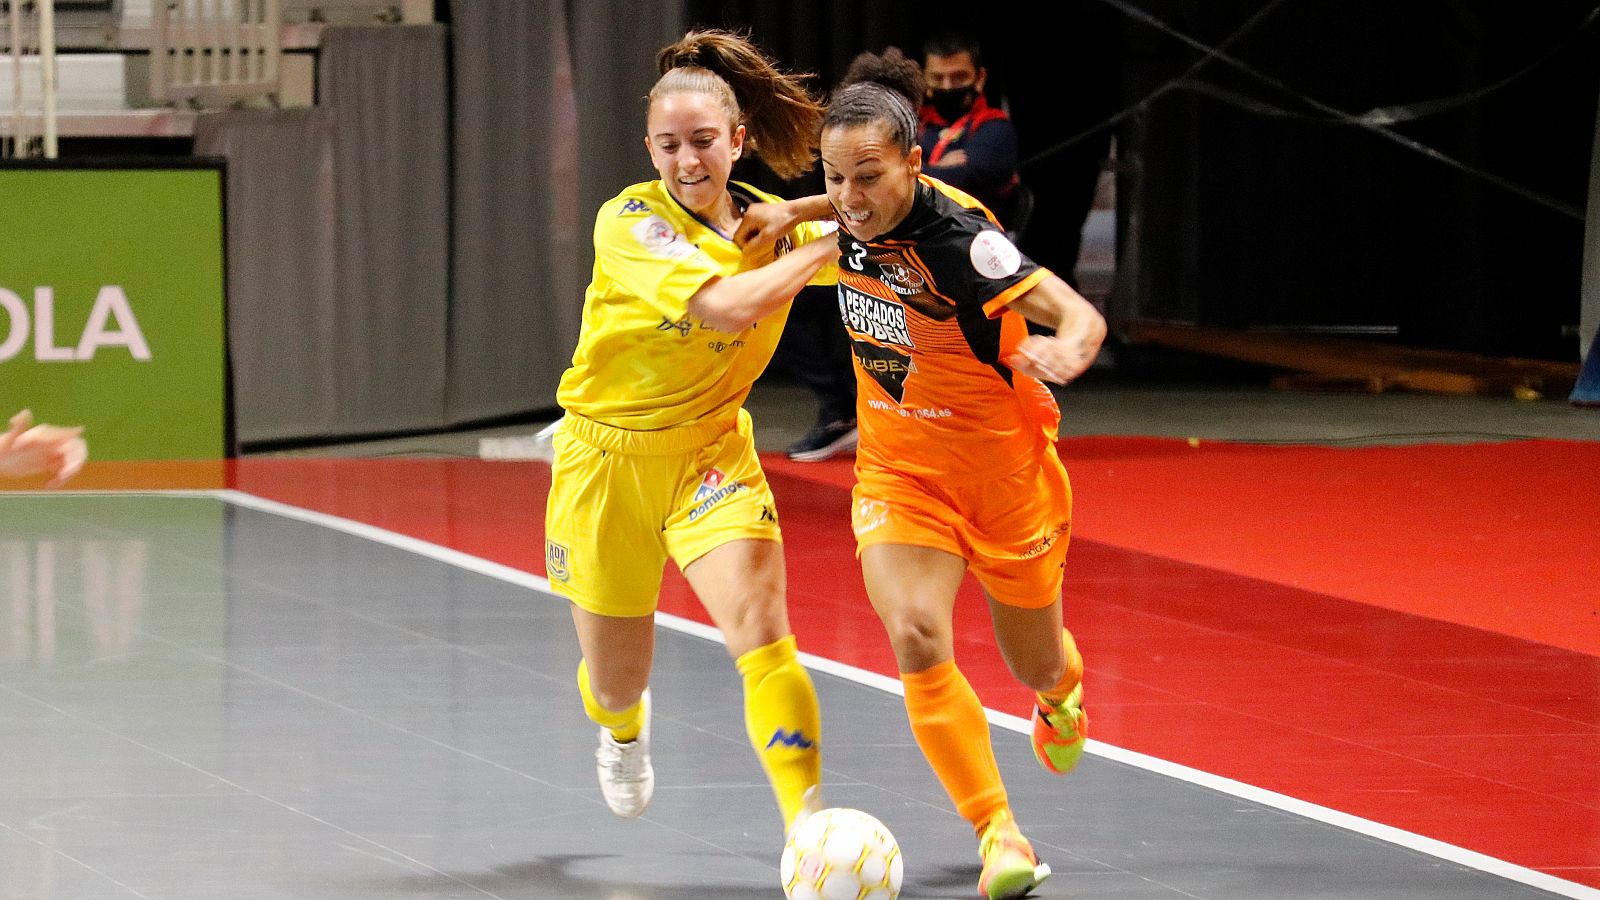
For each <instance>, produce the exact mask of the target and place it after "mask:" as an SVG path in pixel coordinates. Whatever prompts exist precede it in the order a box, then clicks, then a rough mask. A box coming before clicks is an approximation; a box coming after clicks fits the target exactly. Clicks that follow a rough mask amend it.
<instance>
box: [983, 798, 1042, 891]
mask: <svg viewBox="0 0 1600 900" xmlns="http://www.w3.org/2000/svg"><path fill="white" fill-rule="evenodd" d="M978 852H979V853H981V854H982V855H983V874H982V875H979V876H978V893H980V894H982V895H983V896H985V897H987V898H989V900H1017V898H1019V897H1026V896H1027V895H1028V894H1029V893H1031V892H1032V891H1033V889H1034V888H1036V887H1038V886H1039V883H1040V882H1042V881H1044V880H1045V879H1046V878H1049V877H1050V867H1049V866H1047V865H1045V864H1044V863H1041V862H1039V858H1038V857H1037V856H1034V854H1033V845H1032V844H1029V843H1028V839H1027V838H1025V837H1023V836H1022V831H1021V829H1019V828H1017V820H1016V819H1015V818H1013V817H1012V815H1011V811H1010V810H1007V809H1003V810H1001V811H1000V812H998V813H995V814H994V817H993V818H991V819H990V820H989V821H988V822H987V823H986V824H985V825H984V826H983V830H982V832H981V833H980V835H979V837H978Z"/></svg>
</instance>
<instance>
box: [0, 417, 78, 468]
mask: <svg viewBox="0 0 1600 900" xmlns="http://www.w3.org/2000/svg"><path fill="white" fill-rule="evenodd" d="M82 435H83V429H82V428H62V427H61V426H59V425H35V424H33V413H32V412H30V411H29V410H26V409H25V410H23V411H22V412H19V413H17V414H16V415H14V416H12V417H11V427H10V428H9V429H8V430H7V431H6V433H5V434H4V435H0V475H6V476H10V477H13V478H22V477H28V476H32V475H48V476H50V481H49V482H48V485H47V486H49V487H58V486H60V485H61V484H63V483H65V482H66V480H67V479H69V478H71V477H72V476H73V475H76V474H77V473H78V470H79V469H82V468H83V464H84V461H85V460H87V459H88V457H89V445H88V444H87V443H85V442H84V440H83V437H82Z"/></svg>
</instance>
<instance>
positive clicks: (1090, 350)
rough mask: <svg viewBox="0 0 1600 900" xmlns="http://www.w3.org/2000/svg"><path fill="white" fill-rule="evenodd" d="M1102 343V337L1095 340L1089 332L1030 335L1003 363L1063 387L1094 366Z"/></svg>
mask: <svg viewBox="0 0 1600 900" xmlns="http://www.w3.org/2000/svg"><path fill="white" fill-rule="evenodd" d="M1102 340H1104V337H1103V336H1102V337H1099V338H1096V336H1095V333H1094V332H1093V331H1092V330H1089V329H1083V330H1081V331H1074V332H1070V333H1067V334H1056V335H1047V334H1030V335H1028V336H1027V337H1025V338H1023V339H1022V341H1021V342H1020V343H1018V344H1017V349H1016V350H1015V351H1014V352H1013V353H1012V354H1011V355H1010V356H1007V357H1006V359H1005V363H1006V365H1008V366H1010V367H1011V368H1012V369H1013V370H1014V371H1017V372H1021V373H1022V374H1024V375H1029V376H1032V377H1034V378H1037V379H1039V380H1040V381H1050V382H1054V383H1055V384H1066V383H1067V382H1069V381H1072V380H1073V379H1074V378H1077V377H1078V376H1079V375H1082V374H1083V373H1084V372H1087V371H1088V370H1089V367H1090V366H1091V365H1094V358H1095V357H1096V356H1098V355H1099V354H1100V343H1101V341H1102Z"/></svg>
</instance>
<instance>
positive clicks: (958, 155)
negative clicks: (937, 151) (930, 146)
mask: <svg viewBox="0 0 1600 900" xmlns="http://www.w3.org/2000/svg"><path fill="white" fill-rule="evenodd" d="M966 164H967V151H965V150H951V151H949V152H947V153H944V154H942V155H941V156H940V157H939V168H948V167H950V166H964V165H966Z"/></svg>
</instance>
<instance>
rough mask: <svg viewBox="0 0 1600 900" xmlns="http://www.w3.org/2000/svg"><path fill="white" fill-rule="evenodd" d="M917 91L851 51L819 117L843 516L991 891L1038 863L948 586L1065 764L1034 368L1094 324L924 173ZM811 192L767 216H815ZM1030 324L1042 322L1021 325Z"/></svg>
mask: <svg viewBox="0 0 1600 900" xmlns="http://www.w3.org/2000/svg"><path fill="white" fill-rule="evenodd" d="M921 96H922V86H921V73H920V70H919V69H918V68H917V66H916V63H914V62H912V61H910V60H908V59H906V57H904V56H903V55H901V54H900V53H899V51H898V50H891V51H889V52H886V53H885V54H883V55H876V54H863V55H861V56H859V57H857V59H856V61H855V63H853V64H852V66H851V70H850V74H849V75H847V76H846V81H845V85H844V86H843V87H841V88H840V89H839V90H838V91H836V92H835V93H834V95H833V98H832V99H831V100H830V102H829V104H828V111H827V115H826V117H825V118H824V120H823V129H822V141H821V146H822V166H823V174H824V177H825V181H826V184H827V200H828V201H829V204H828V209H827V213H828V214H831V215H836V216H837V218H838V220H839V223H840V225H841V231H840V233H839V244H840V261H839V308H840V311H841V314H842V315H843V317H844V322H845V326H846V330H847V331H848V332H849V335H850V338H851V341H852V346H853V350H854V356H855V369H856V383H857V401H856V402H857V408H856V421H857V422H858V423H859V427H860V430H861V436H860V445H859V447H858V448H857V451H856V452H857V456H856V487H855V490H854V493H853V510H852V524H853V526H854V529H855V534H856V543H857V548H858V553H859V555H860V558H861V569H862V574H863V576H864V578H865V581H866V587H867V593H868V595H869V597H870V599H871V601H872V605H873V608H874V609H875V610H876V611H877V613H878V616H879V618H880V619H881V620H882V621H883V624H884V627H885V629H886V630H887V631H888V634H889V639H890V642H891V643H892V644H893V647H894V652H895V659H896V662H897V664H898V666H899V668H900V672H901V676H900V677H901V681H902V683H903V684H904V686H905V698H906V710H907V713H908V715H909V717H910V720H911V729H912V732H913V733H914V734H915V736H916V739H917V743H918V745H919V746H920V747H921V748H922V751H923V755H924V756H926V757H927V759H928V761H929V763H930V764H931V765H932V767H933V769H934V772H935V773H936V774H937V775H938V777H939V780H940V781H941V783H942V784H943V785H944V787H945V790H946V792H948V793H949V795H950V798H951V800H952V801H954V803H955V806H956V809H957V811H958V812H959V813H960V814H961V816H962V817H963V818H965V819H967V820H968V821H969V822H971V823H972V826H973V828H974V829H975V831H976V832H977V835H978V837H979V850H980V853H981V855H982V857H983V873H982V875H981V876H980V878H979V890H980V891H981V892H982V893H984V894H985V895H986V896H988V897H989V898H991V900H1002V898H1015V897H1021V896H1024V895H1025V894H1027V893H1028V892H1029V891H1031V890H1032V889H1033V888H1034V887H1035V886H1036V885H1037V884H1038V883H1039V882H1040V881H1042V880H1043V879H1044V878H1045V877H1046V876H1047V875H1049V871H1050V870H1049V867H1048V866H1044V865H1041V864H1040V863H1039V862H1038V860H1037V857H1036V856H1035V855H1034V852H1033V849H1032V846H1031V845H1030V844H1029V843H1028V841H1027V840H1026V839H1025V838H1024V837H1023V836H1022V833H1021V831H1020V830H1019V828H1018V826H1017V823H1016V821H1015V818H1014V817H1013V816H1012V813H1011V808H1010V805H1009V802H1008V800H1007V796H1006V790H1005V786H1004V785H1003V784H1002V782H1001V779H1000V771H999V768H998V766H997V765H996V763H995V757H994V751H993V748H992V746H991V744H990V738H989V726H988V722H987V720H986V718H985V716H984V712H983V707H982V705H981V704H980V702H979V700H978V697H977V694H976V693H974V692H973V690H972V687H971V686H970V685H969V684H968V683H967V680H966V678H965V677H964V676H963V675H962V674H961V671H960V669H958V668H957V667H956V663H955V652H954V638H953V636H952V630H953V624H952V619H953V615H954V608H955V601H956V592H957V590H958V588H959V587H960V585H961V581H962V578H963V576H964V574H965V573H966V572H967V571H968V570H969V569H970V570H971V571H972V573H973V574H974V576H976V578H977V580H978V582H979V584H980V585H982V587H983V590H984V594H985V596H986V598H987V599H988V604H989V611H990V617H991V619H992V621H993V624H994V631H995V636H996V638H997V640H998V642H999V645H1000V650H1001V653H1002V655H1003V656H1004V657H1005V660H1006V663H1007V665H1008V666H1009V667H1010V669H1011V671H1012V673H1013V674H1015V675H1016V676H1017V678H1018V679H1019V680H1020V681H1022V682H1023V683H1024V684H1026V685H1027V686H1028V687H1030V688H1032V689H1033V690H1034V691H1035V692H1036V696H1037V704H1036V706H1035V709H1034V731H1033V745H1034V752H1035V755H1036V756H1037V757H1038V759H1039V762H1040V763H1041V764H1042V765H1043V766H1044V767H1045V768H1046V769H1048V770H1050V771H1052V772H1056V773H1058V774H1059V773H1065V772H1066V771H1068V770H1070V769H1071V768H1072V767H1073V766H1074V765H1076V764H1077V761H1078V758H1079V756H1080V755H1081V754H1082V752H1083V742H1084V734H1085V730H1086V726H1087V721H1086V719H1085V717H1084V714H1083V689H1082V685H1081V683H1080V681H1081V678H1082V674H1083V661H1082V658H1081V657H1080V656H1079V655H1078V652H1077V649H1076V647H1075V646H1074V644H1073V641H1072V636H1071V634H1070V633H1068V632H1067V631H1066V630H1065V629H1064V628H1063V627H1062V612H1061V584H1062V566H1063V564H1064V561H1065V556H1066V550H1067V540H1068V535H1069V533H1070V530H1071V524H1072V494H1071V489H1070V487H1069V486H1068V483H1067V473H1066V469H1065V468H1064V467H1063V466H1062V464H1061V460H1060V458H1059V457H1057V455H1056V448H1055V437H1056V429H1057V426H1058V424H1059V421H1060V412H1059V410H1058V409H1057V406H1056V403H1055V398H1054V397H1053V396H1052V395H1051V393H1050V391H1049V390H1048V389H1047V388H1046V387H1045V385H1044V384H1043V382H1044V381H1050V382H1055V383H1058V384H1064V383H1066V382H1068V381H1071V380H1072V379H1074V378H1076V377H1077V376H1078V375H1080V374H1082V373H1083V372H1084V371H1085V370H1086V369H1087V368H1088V367H1089V365H1090V364H1091V363H1092V362H1093V360H1094V357H1095V355H1096V353H1097V352H1098V350H1099V346H1100V343H1101V341H1102V340H1103V339H1104V337H1105V333H1106V326H1105V321H1104V319H1102V318H1101V316H1100V314H1099V312H1098V311H1096V310H1095V308H1094V307H1093V306H1092V305H1091V304H1090V303H1089V302H1088V301H1086V300H1084V299H1083V298H1082V297H1081V296H1079V295H1078V293H1077V292H1076V291H1074V290H1073V289H1072V288H1071V287H1069V286H1068V285H1067V284H1066V283H1065V282H1064V281H1062V280H1061V279H1060V278H1059V277H1057V276H1056V275H1054V274H1052V273H1051V272H1049V271H1047V270H1045V269H1042V268H1040V267H1039V266H1037V265H1035V264H1034V263H1033V262H1032V261H1031V260H1029V259H1027V258H1026V257H1024V256H1023V255H1022V254H1021V253H1019V252H1018V251H1017V248H1016V247H1015V246H1013V245H1012V244H1011V242H1010V241H1009V240H1007V238H1006V236H1005V233H1004V232H1003V231H1002V230H1001V229H1000V227H999V226H998V225H997V224H996V223H995V221H994V217H993V216H992V214H990V212H989V211H988V210H986V209H985V208H984V207H983V206H982V205H981V204H980V203H979V202H978V201H977V200H974V199H973V198H972V197H970V196H968V195H967V194H964V193H962V192H961V191H958V190H956V189H954V188H951V187H949V186H947V185H945V184H943V183H942V182H940V181H938V180H936V179H933V178H929V177H927V176H925V175H922V173H921V149H920V148H919V147H918V146H917V115H916V110H915V106H914V102H915V100H916V99H917V98H920V97H921ZM817 200H818V198H804V199H801V200H795V201H790V203H789V204H788V205H786V206H785V207H782V208H780V209H779V210H778V211H780V212H784V213H786V214H788V215H794V216H800V215H818V214H820V213H819V207H818V203H817ZM774 223H775V224H774V227H783V225H785V224H787V222H786V220H785V219H783V218H782V217H775V218H774ZM1028 321H1032V322H1035V323H1038V324H1040V325H1043V326H1046V327H1047V328H1048V329H1049V330H1050V331H1051V332H1052V333H1050V334H1041V335H1030V334H1029V330H1028V324H1027V323H1028Z"/></svg>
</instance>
